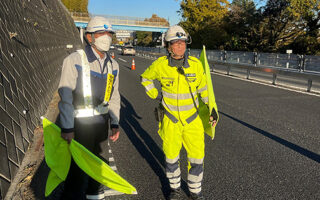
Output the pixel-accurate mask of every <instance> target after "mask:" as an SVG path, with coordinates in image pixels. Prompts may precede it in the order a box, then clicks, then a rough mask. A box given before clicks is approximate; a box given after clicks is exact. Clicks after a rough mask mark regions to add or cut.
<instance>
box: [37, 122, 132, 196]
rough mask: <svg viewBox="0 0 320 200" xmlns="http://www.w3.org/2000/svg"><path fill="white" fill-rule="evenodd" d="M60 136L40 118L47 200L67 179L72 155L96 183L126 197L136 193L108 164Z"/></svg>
mask: <svg viewBox="0 0 320 200" xmlns="http://www.w3.org/2000/svg"><path fill="white" fill-rule="evenodd" d="M60 134H61V130H60V128H59V127H58V126H56V125H55V124H54V123H52V122H50V121H49V120H48V119H46V118H43V135H44V150H45V160H46V163H47V164H48V166H49V167H50V169H51V170H50V173H49V176H48V179H47V183H46V191H45V196H46V197H47V196H49V195H50V194H51V192H52V191H53V190H54V189H55V188H56V187H57V186H58V185H59V184H60V183H61V182H62V181H64V180H65V179H66V177H67V175H68V172H69V168H70V163H71V156H72V158H73V160H74V161H75V163H76V164H77V165H78V166H79V168H80V169H82V170H83V171H84V172H85V173H86V174H88V175H89V176H90V177H91V178H93V179H94V180H96V181H98V182H99V183H101V184H103V185H105V186H107V187H109V188H111V189H114V190H117V191H119V192H122V193H125V194H137V190H136V188H135V187H133V186H132V185H131V184H130V183H128V182H127V181H126V180H124V179H123V178H122V177H121V176H119V175H118V174H117V173H115V172H114V171H113V170H112V169H111V167H110V166H109V165H107V164H106V163H105V162H103V161H102V160H101V159H100V158H98V157H97V156H95V155H94V154H93V153H91V152H90V151H89V150H87V149H86V148H85V147H84V146H82V145H81V144H79V143H78V142H77V141H75V140H72V141H71V143H70V145H69V144H68V143H67V141H65V140H64V139H62V138H61V136H60Z"/></svg>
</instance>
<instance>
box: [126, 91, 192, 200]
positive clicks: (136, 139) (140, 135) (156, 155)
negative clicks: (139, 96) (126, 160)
mask: <svg viewBox="0 0 320 200" xmlns="http://www.w3.org/2000/svg"><path fill="white" fill-rule="evenodd" d="M121 102H122V105H121V120H120V126H121V127H122V129H123V130H124V131H125V133H126V134H127V136H128V138H129V139H130V141H131V142H132V144H133V145H134V146H135V148H136V149H137V150H138V152H139V154H140V155H141V156H142V157H143V158H144V159H145V160H146V161H147V162H148V164H149V166H150V167H151V168H152V170H153V171H154V173H155V174H156V175H157V176H158V177H159V180H160V182H161V186H162V188H161V189H162V192H163V194H164V196H165V197H167V196H168V195H169V190H170V186H169V182H168V180H167V178H166V174H165V171H164V166H165V159H164V158H165V156H164V154H163V151H162V149H161V148H159V146H158V144H157V143H155V141H154V140H153V139H152V137H150V135H149V133H148V132H146V131H145V130H144V129H143V128H142V127H141V125H140V124H139V122H138V120H137V119H141V117H140V116H138V115H137V113H136V112H135V110H134V108H133V107H132V105H131V104H130V102H129V101H128V100H127V99H126V98H125V97H124V96H122V95H121ZM155 131H156V130H155ZM181 187H182V189H183V190H184V191H185V192H186V193H187V191H188V189H187V183H186V182H185V181H184V180H181Z"/></svg>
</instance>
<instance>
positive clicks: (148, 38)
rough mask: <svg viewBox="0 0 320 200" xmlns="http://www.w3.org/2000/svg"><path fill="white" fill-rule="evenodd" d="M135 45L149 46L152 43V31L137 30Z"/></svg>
mask: <svg viewBox="0 0 320 200" xmlns="http://www.w3.org/2000/svg"><path fill="white" fill-rule="evenodd" d="M136 37H137V45H138V46H151V45H152V32H147V31H137V32H136Z"/></svg>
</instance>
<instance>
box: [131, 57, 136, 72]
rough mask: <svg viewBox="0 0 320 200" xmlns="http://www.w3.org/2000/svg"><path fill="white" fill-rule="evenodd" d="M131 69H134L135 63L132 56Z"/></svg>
mask: <svg viewBox="0 0 320 200" xmlns="http://www.w3.org/2000/svg"><path fill="white" fill-rule="evenodd" d="M131 70H136V64H135V63H134V58H132V64H131Z"/></svg>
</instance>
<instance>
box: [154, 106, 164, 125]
mask: <svg viewBox="0 0 320 200" xmlns="http://www.w3.org/2000/svg"><path fill="white" fill-rule="evenodd" d="M154 115H155V118H156V121H157V122H161V121H162V119H163V117H164V107H163V105H162V104H161V103H160V104H159V106H158V107H155V108H154Z"/></svg>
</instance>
